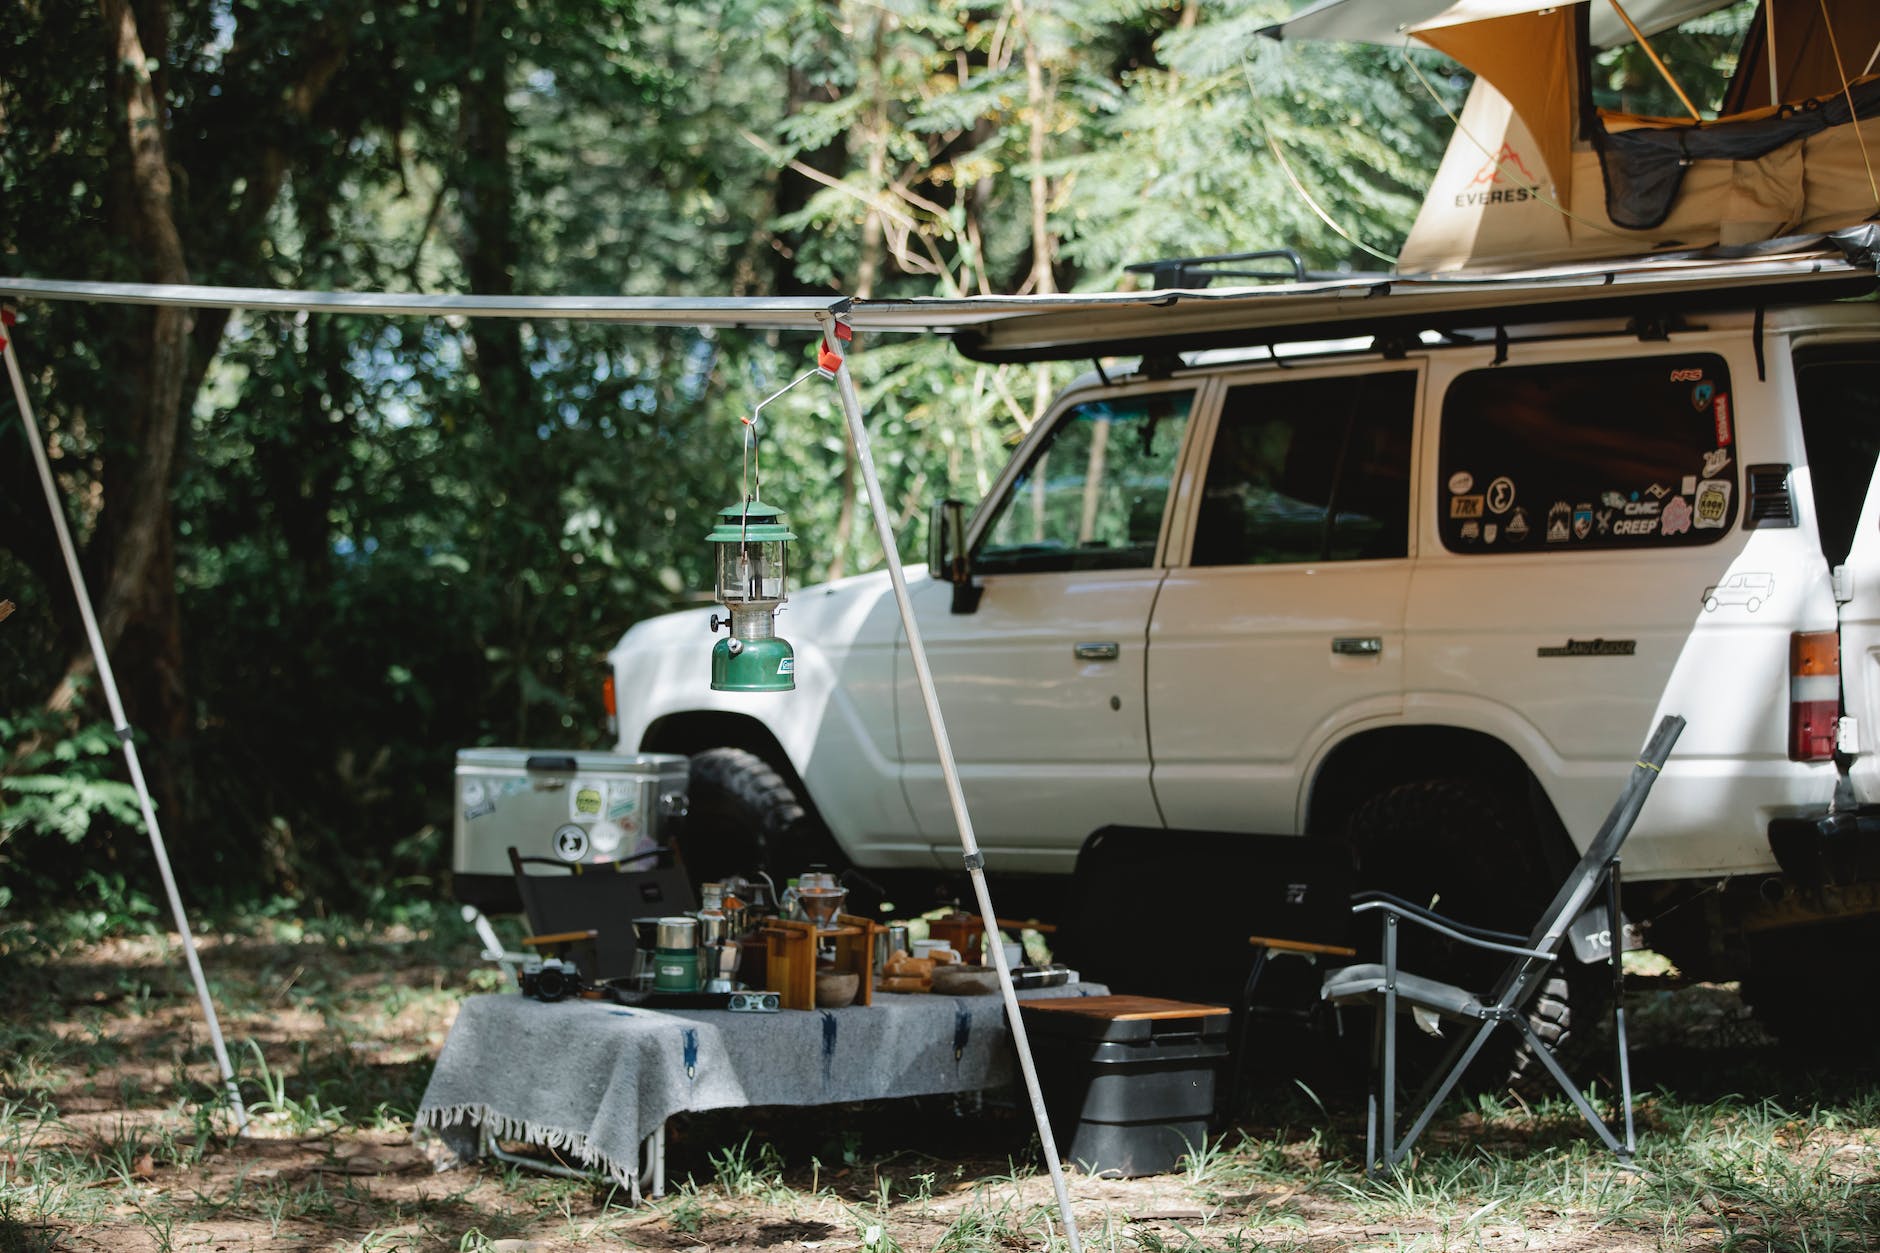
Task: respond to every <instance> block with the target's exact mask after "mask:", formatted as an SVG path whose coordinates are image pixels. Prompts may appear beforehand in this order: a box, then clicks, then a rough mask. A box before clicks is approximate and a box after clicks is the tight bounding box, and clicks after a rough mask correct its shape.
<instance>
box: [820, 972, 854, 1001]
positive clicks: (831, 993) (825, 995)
mask: <svg viewBox="0 0 1880 1253" xmlns="http://www.w3.org/2000/svg"><path fill="white" fill-rule="evenodd" d="M861 990H862V977H861V976H860V975H858V974H856V973H855V972H854V971H852V970H818V971H817V972H816V1004H817V1005H818V1006H820V1007H821V1008H823V1009H841V1008H842V1007H843V1006H844V1005H850V1004H853V1003H854V1001H855V994H856V993H857V992H859V991H861Z"/></svg>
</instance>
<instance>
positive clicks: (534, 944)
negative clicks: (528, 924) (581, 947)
mask: <svg viewBox="0 0 1880 1253" xmlns="http://www.w3.org/2000/svg"><path fill="white" fill-rule="evenodd" d="M599 937H600V932H598V931H557V932H555V933H554V934H553V935H525V936H523V937H522V942H523V943H524V944H526V945H528V946H529V947H530V948H547V947H549V946H551V945H555V944H578V943H580V942H581V941H582V940H593V939H598V938H599Z"/></svg>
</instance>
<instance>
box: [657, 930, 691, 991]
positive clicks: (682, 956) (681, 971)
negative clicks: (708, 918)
mask: <svg viewBox="0 0 1880 1253" xmlns="http://www.w3.org/2000/svg"><path fill="white" fill-rule="evenodd" d="M653 990H654V991H656V992H696V991H698V919H696V918H661V919H660V920H659V931H658V943H657V945H656V946H655V948H654V950H653Z"/></svg>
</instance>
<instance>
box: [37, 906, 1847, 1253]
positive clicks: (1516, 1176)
mask: <svg viewBox="0 0 1880 1253" xmlns="http://www.w3.org/2000/svg"><path fill="white" fill-rule="evenodd" d="M440 930H444V934H434V933H430V932H417V931H411V930H408V929H402V928H392V929H372V928H366V927H363V926H360V925H359V924H344V925H342V924H337V923H336V924H333V925H330V926H321V925H306V924H299V923H288V922H278V923H259V924H256V925H255V926H253V927H252V928H249V929H248V931H247V932H246V933H243V934H239V935H224V936H214V937H210V938H209V939H208V940H206V941H205V944H204V964H205V966H207V967H208V969H209V970H210V972H211V976H212V978H213V979H214V980H215V982H216V984H217V991H218V997H219V1001H220V1006H221V1009H222V1012H223V1024H224V1029H225V1032H226V1034H227V1036H228V1038H229V1040H230V1042H231V1047H232V1048H234V1049H235V1050H236V1052H237V1057H238V1064H239V1069H240V1071H241V1073H242V1076H243V1080H244V1083H243V1089H244V1094H245V1096H246V1097H247V1099H248V1100H249V1102H250V1105H251V1108H252V1109H253V1110H254V1112H255V1125H254V1127H253V1129H252V1130H251V1132H250V1134H249V1135H247V1136H245V1137H243V1138H241V1139H234V1138H232V1137H230V1136H229V1135H228V1134H227V1127H226V1126H225V1125H223V1124H221V1123H220V1122H218V1121H217V1120H216V1119H213V1118H211V1117H209V1116H208V1115H206V1114H205V1113H203V1110H204V1108H205V1106H204V1104H203V1102H204V1101H205V1100H206V1098H208V1097H209V1095H210V1093H211V1092H212V1091H213V1081H214V1078H215V1072H214V1069H213V1066H212V1064H211V1063H210V1061H209V1056H208V1049H207V1047H206V1043H205V1040H206V1036H205V1032H204V1031H203V1029H202V1026H201V1020H200V1014H199V1010H198V1007H197V1004H196V1002H195V999H194V997H193V995H191V993H190V990H189V985H188V983H187V980H186V978H184V977H183V976H182V975H181V973H180V971H179V970H178V968H177V966H178V963H176V962H175V961H174V960H173V959H174V956H175V951H174V949H173V948H172V947H171V946H170V945H169V943H168V942H167V941H166V940H165V939H164V938H162V937H140V938H131V939H123V938H117V939H105V940H97V941H92V942H62V943H60V944H49V943H46V942H43V941H35V942H33V943H27V944H21V943H19V942H18V936H17V935H16V936H15V938H14V943H13V944H12V946H11V949H10V950H9V951H6V952H5V953H4V955H3V956H0V979H4V984H5V986H7V988H8V990H9V992H10V993H11V994H12V995H10V996H9V997H8V998H7V1004H6V1010H5V1016H4V1017H3V1018H0V1253H10V1251H12V1250H54V1249H57V1250H93V1249H100V1250H103V1249H109V1250H120V1249H123V1250H169V1249H214V1250H224V1249H226V1250H239V1249H274V1248H310V1249H385V1250H389V1249H545V1250H546V1249H557V1250H559V1249H593V1248H634V1249H655V1250H657V1249H670V1250H696V1249H824V1250H849V1249H860V1250H864V1251H865V1253H891V1251H894V1250H909V1251H912V1250H929V1249H931V1250H974V1249H988V1250H1002V1249H1030V1248H1047V1247H1064V1240H1063V1235H1064V1233H1063V1232H1062V1230H1061V1229H1060V1224H1059V1222H1058V1220H1057V1218H1056V1215H1055V1209H1054V1206H1053V1203H1052V1195H1051V1189H1050V1185H1049V1182H1048V1179H1047V1178H1046V1177H1045V1176H1044V1174H1043V1173H1042V1172H1041V1170H1040V1168H1039V1163H1038V1161H1037V1158H1036V1156H1035V1143H1034V1137H1033V1134H1032V1131H1031V1127H1030V1124H1029V1120H1028V1117H1026V1116H1024V1115H1022V1114H1021V1113H1019V1112H1018V1111H1017V1110H1015V1109H1013V1108H1010V1107H1009V1106H1005V1105H1000V1104H998V1103H996V1102H984V1101H977V1100H963V1099H962V1100H941V1099H932V1098H929V1099H921V1100H913V1101H901V1102H886V1103H880V1104H877V1105H868V1106H856V1107H832V1108H827V1109H811V1110H757V1111H721V1112H718V1113H714V1114H708V1115H697V1116H691V1117H687V1118H683V1119H679V1120H676V1122H675V1124H674V1126H673V1128H672V1132H671V1143H670V1149H669V1172H670V1175H671V1178H672V1180H673V1186H672V1189H671V1192H670V1194H669V1195H668V1196H667V1197H666V1198H664V1199H663V1200H661V1201H659V1202H657V1203H653V1204H650V1205H647V1206H645V1207H642V1208H640V1209H633V1208H629V1207H627V1206H626V1205H625V1198H624V1197H622V1196H619V1195H617V1194H616V1193H615V1192H614V1191H612V1190H610V1189H602V1188H597V1187H596V1186H594V1185H592V1184H591V1183H587V1182H581V1181H571V1180H563V1179H557V1178H553V1177H549V1176H544V1175H539V1174H534V1173H530V1172H519V1171H515V1170H513V1169H497V1168H493V1167H491V1166H489V1165H483V1166H479V1167H475V1168H468V1169H458V1170H453V1171H448V1172H444V1173H437V1172H436V1171H434V1170H433V1168H432V1164H431V1161H430V1160H429V1159H428V1158H427V1157H426V1156H425V1155H424V1154H423V1153H422V1152H420V1151H419V1150H418V1149H416V1148H414V1147H413V1146H412V1144H411V1142H410V1135H409V1119H410V1117H411V1112H412V1110H413V1109H415V1108H416V1105H417V1103H418V1100H419V1098H420V1096H421V1095H422V1093H423V1089H424V1084H425V1080H426V1078H427V1076H428V1074H429V1069H430V1064H431V1059H432V1058H433V1057H435V1055H436V1053H437V1050H438V1049H439V1047H440V1046H441V1045H442V1043H443V1040H444V1037H445V1035H446V1034H447V1032H448V1031H449V1028H450V1024H451V1021H452V1018H453V1015H454V1013H455V1008H456V1004H457V1002H458V999H459V998H460V997H461V996H462V995H463V994H465V993H466V992H468V991H475V990H489V989H492V988H494V987H495V986H497V984H496V979H497V975H496V972H495V971H493V970H490V969H486V968H480V967H478V966H477V965H476V964H475V962H474V949H475V945H474V943H473V942H471V941H469V940H467V939H466V938H464V937H461V936H457V935H455V934H452V933H450V932H448V930H446V929H442V928H440ZM1633 1004H1634V1014H1633V1018H1634V1022H1635V1029H1636V1031H1637V1036H1636V1040H1637V1047H1636V1049H1635V1056H1636V1065H1637V1074H1638V1082H1639V1085H1640V1088H1641V1091H1642V1092H1643V1093H1644V1096H1643V1099H1642V1101H1641V1103H1640V1113H1639V1118H1640V1126H1641V1132H1642V1135H1643V1137H1644V1149H1643V1152H1642V1153H1641V1156H1640V1159H1639V1163H1638V1166H1637V1167H1636V1168H1633V1169H1622V1168H1620V1167H1619V1166H1618V1164H1617V1163H1615V1162H1614V1161H1613V1160H1612V1159H1610V1158H1609V1157H1608V1156H1606V1155H1605V1154H1603V1153H1602V1152H1598V1151H1595V1147H1594V1145H1593V1144H1592V1142H1591V1140H1590V1139H1589V1137H1587V1136H1585V1135H1582V1134H1581V1131H1580V1129H1579V1126H1578V1124H1577V1123H1576V1121H1575V1120H1574V1117H1573V1114H1572V1111H1571V1109H1570V1107H1568V1106H1567V1105H1566V1104H1565V1102H1564V1101H1561V1100H1559V1099H1557V1098H1556V1099H1551V1100H1538V1101H1537V1100H1536V1099H1534V1098H1531V1097H1530V1098H1520V1097H1515V1096H1503V1097H1501V1098H1497V1099H1490V1098H1480V1099H1478V1100H1476V1101H1474V1102H1472V1103H1470V1104H1468V1105H1467V1106H1466V1107H1465V1106H1463V1105H1456V1106H1452V1107H1451V1109H1450V1111H1449V1112H1447V1113H1446V1114H1445V1116H1444V1117H1443V1118H1442V1119H1440V1120H1439V1121H1438V1123H1437V1124H1436V1125H1435V1127H1434V1128H1433V1129H1432V1132H1431V1134H1430V1136H1429V1138H1428V1142H1427V1143H1428V1147H1427V1149H1426V1151H1425V1152H1424V1153H1423V1154H1422V1155H1421V1156H1420V1159H1419V1160H1418V1162H1417V1164H1416V1167H1415V1169H1413V1170H1412V1171H1409V1172H1407V1173H1406V1174H1405V1175H1403V1176H1401V1177H1400V1178H1399V1179H1397V1180H1395V1181H1392V1182H1389V1183H1383V1184H1376V1183H1369V1182H1366V1181H1365V1180H1364V1178H1363V1176H1362V1174H1361V1170H1360V1166H1361V1158H1362V1145H1363V1131H1362V1107H1361V1101H1360V1099H1359V1094H1358V1092H1357V1091H1356V1088H1355V1087H1354V1083H1353V1080H1354V1079H1355V1078H1356V1076H1352V1075H1344V1076H1342V1077H1341V1076H1340V1075H1339V1074H1337V1073H1333V1072H1334V1071H1335V1070H1336V1069H1337V1067H1335V1066H1334V1065H1333V1063H1332V1061H1331V1060H1329V1058H1330V1055H1329V1054H1327V1055H1325V1056H1321V1057H1319V1058H1317V1059H1316V1060H1314V1059H1307V1062H1306V1064H1305V1067H1304V1070H1303V1071H1302V1072H1301V1073H1303V1074H1304V1075H1305V1076H1306V1079H1305V1081H1295V1075H1294V1074H1293V1073H1290V1072H1289V1073H1280V1072H1279V1070H1278V1069H1275V1070H1274V1072H1273V1073H1269V1074H1267V1075H1265V1076H1264V1078H1265V1079H1266V1082H1264V1083H1263V1084H1261V1085H1259V1086H1258V1087H1257V1090H1256V1091H1254V1092H1253V1093H1252V1095H1251V1097H1250V1099H1249V1100H1248V1101H1247V1102H1246V1103H1245V1105H1244V1107H1243V1109H1242V1111H1241V1114H1242V1117H1241V1119H1240V1120H1239V1121H1238V1122H1237V1123H1236V1124H1235V1125H1234V1126H1233V1127H1231V1128H1229V1129H1228V1130H1226V1131H1224V1132H1223V1133H1222V1135H1221V1136H1220V1137H1219V1139H1218V1141H1217V1142H1216V1143H1214V1144H1211V1145H1210V1146H1209V1148H1208V1149H1207V1150H1206V1151H1205V1152H1203V1153H1201V1154H1199V1155H1197V1157H1196V1158H1195V1159H1193V1160H1191V1161H1189V1162H1188V1163H1186V1164H1185V1167H1184V1169H1182V1170H1181V1171H1179V1172H1177V1173H1174V1174H1169V1175H1163V1176H1157V1177H1152V1178H1147V1179H1138V1180H1112V1179H1100V1178H1089V1177H1083V1176H1073V1178H1072V1195H1073V1200H1074V1212H1075V1214H1076V1216H1077V1219H1078V1223H1079V1226H1080V1228H1081V1229H1082V1235H1083V1241H1084V1244H1085V1246H1086V1247H1089V1248H1093V1249H1104V1250H1118V1249H1140V1250H1150V1251H1152V1253H1158V1251H1160V1250H1174V1249H1182V1250H1186V1249H1196V1250H1199V1249H1210V1250H1212V1249H1222V1250H1253V1249H1312V1250H1319V1249H1325V1250H1330V1249H1347V1248H1375V1249H1449V1248H1457V1249H1461V1248H1470V1249H1476V1248H1486V1249H1544V1250H1550V1251H1554V1253H1573V1251H1578V1250H1586V1249H1635V1248H1637V1249H1648V1248H1653V1249H1655V1248H1719V1249H1734V1248H1744V1249H1763V1248H1795V1249H1803V1248H1807V1249H1820V1248H1835V1249H1844V1248H1869V1247H1876V1242H1880V1087H1876V1084H1875V1081H1874V1076H1873V1074H1872V1072H1871V1071H1870V1070H1867V1071H1860V1070H1856V1071H1853V1072H1847V1071H1841V1072H1836V1071H1833V1070H1828V1071H1822V1070H1818V1069H1814V1068H1807V1067H1802V1066H1800V1065H1799V1064H1797V1063H1794V1062H1792V1061H1790V1060H1789V1059H1788V1058H1787V1056H1786V1055H1784V1054H1782V1053H1780V1052H1779V1051H1778V1050H1776V1049H1775V1048H1774V1046H1773V1045H1772V1043H1771V1041H1770V1040H1769V1039H1768V1037H1766V1036H1765V1035H1763V1034H1762V1033H1761V1031H1760V1030H1759V1029H1758V1028H1757V1027H1756V1026H1755V1025H1754V1024H1753V1023H1752V1022H1751V1021H1750V1020H1749V1019H1748V1017H1747V1015H1746V1012H1745V1011H1744V1009H1743V1007H1742V1004H1741V1002H1740V1001H1739V1000H1738V998H1737V997H1736V995H1735V993H1734V990H1733V989H1731V988H1729V987H1713V986H1706V985H1695V986H1689V987H1678V986H1675V983H1674V981H1671V980H1667V979H1665V978H1662V977H1660V978H1655V979H1645V980H1642V981H1640V982H1639V986H1638V990H1637V993H1636V995H1635V997H1634V1001H1633ZM1607 1069H1610V1065H1609V1064H1608V1065H1607ZM1591 1073H1599V1066H1598V1064H1595V1065H1594V1066H1593V1069H1592V1072H1591Z"/></svg>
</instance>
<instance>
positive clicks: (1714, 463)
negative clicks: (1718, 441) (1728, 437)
mask: <svg viewBox="0 0 1880 1253" xmlns="http://www.w3.org/2000/svg"><path fill="white" fill-rule="evenodd" d="M1729 464H1730V450H1729V449H1728V448H1713V449H1711V450H1710V451H1709V452H1707V453H1705V454H1704V477H1705V478H1707V479H1714V478H1716V477H1717V476H1718V475H1719V474H1722V473H1723V467H1725V466H1727V465H1729Z"/></svg>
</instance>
